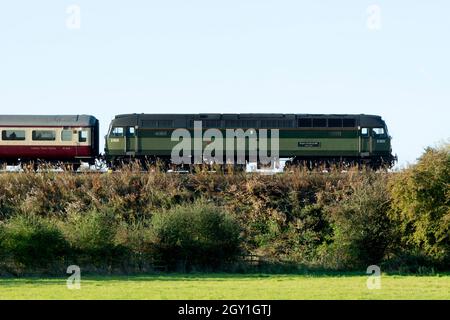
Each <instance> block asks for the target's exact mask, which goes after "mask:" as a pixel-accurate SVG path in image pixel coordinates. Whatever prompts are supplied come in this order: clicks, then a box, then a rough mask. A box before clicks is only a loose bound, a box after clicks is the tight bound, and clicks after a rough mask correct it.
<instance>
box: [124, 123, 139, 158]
mask: <svg viewBox="0 0 450 320" xmlns="http://www.w3.org/2000/svg"><path fill="white" fill-rule="evenodd" d="M135 146H136V129H135V128H134V127H127V132H126V135H125V153H126V154H127V155H135V150H136V148H135Z"/></svg>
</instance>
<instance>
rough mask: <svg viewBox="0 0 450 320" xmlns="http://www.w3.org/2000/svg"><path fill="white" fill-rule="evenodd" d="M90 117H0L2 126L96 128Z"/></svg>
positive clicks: (94, 119)
mask: <svg viewBox="0 0 450 320" xmlns="http://www.w3.org/2000/svg"><path fill="white" fill-rule="evenodd" d="M96 122H97V119H96V118H95V117H94V116H90V115H84V114H83V115H0V126H1V125H3V126H94V125H95V124H96Z"/></svg>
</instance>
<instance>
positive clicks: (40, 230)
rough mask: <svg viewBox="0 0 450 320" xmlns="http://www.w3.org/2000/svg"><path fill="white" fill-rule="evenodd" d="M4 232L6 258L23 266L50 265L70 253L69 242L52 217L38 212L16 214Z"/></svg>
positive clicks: (1, 245)
mask: <svg viewBox="0 0 450 320" xmlns="http://www.w3.org/2000/svg"><path fill="white" fill-rule="evenodd" d="M0 232H1V235H0V248H1V251H2V252H3V254H2V255H3V258H4V259H5V260H6V261H8V260H13V261H14V262H15V263H19V264H20V265H22V266H23V267H30V268H42V267H46V266H49V265H50V264H52V263H54V262H57V261H58V260H60V259H62V258H63V257H64V256H65V255H66V254H67V250H68V244H67V242H66V241H65V239H64V237H63V235H62V233H61V232H60V230H58V228H57V227H56V226H55V225H54V224H52V223H51V222H50V221H49V220H48V219H44V218H40V217H38V216H35V215H22V216H14V217H12V218H10V219H9V220H8V221H7V222H6V223H5V225H4V226H3V227H1V230H0Z"/></svg>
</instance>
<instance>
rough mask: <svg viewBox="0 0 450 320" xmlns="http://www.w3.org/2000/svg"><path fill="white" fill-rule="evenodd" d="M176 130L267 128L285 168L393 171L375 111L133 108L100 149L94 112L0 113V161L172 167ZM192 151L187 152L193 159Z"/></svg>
mask: <svg viewBox="0 0 450 320" xmlns="http://www.w3.org/2000/svg"><path fill="white" fill-rule="evenodd" d="M196 125H197V126H198V125H200V127H196ZM177 129H183V130H184V131H185V132H187V133H189V134H192V136H194V135H195V133H196V130H197V131H201V134H203V133H205V132H206V131H207V130H209V129H215V130H216V131H215V132H216V133H217V132H218V133H222V134H223V136H226V134H227V133H228V131H229V130H242V131H245V132H247V133H248V132H253V131H258V130H260V131H261V130H263V131H264V130H266V132H269V137H270V136H271V135H273V133H271V132H275V131H276V132H277V137H278V145H277V149H278V150H277V151H278V152H277V154H276V156H277V157H278V158H280V159H281V158H284V159H287V164H288V165H306V166H308V167H314V166H318V165H327V166H329V165H333V164H341V165H342V164H345V165H364V166H368V167H372V168H381V167H387V168H391V167H392V166H394V165H395V162H396V161H397V157H396V156H394V155H393V153H392V145H391V141H392V137H391V136H390V135H389V131H388V127H387V125H386V123H385V121H384V120H383V119H382V117H381V116H378V115H366V114H281V113H273V114H263V113H252V114H250V113H248V114H245V113H236V114H214V113H210V114H144V113H142V114H137V113H133V114H121V115H116V116H115V117H114V119H113V120H112V121H111V123H110V124H109V129H108V132H107V134H106V136H105V149H104V152H102V153H100V150H99V146H100V131H99V120H98V119H97V118H96V117H95V116H92V115H0V132H1V137H0V162H1V163H24V162H34V163H39V162H48V163H64V164H69V165H72V166H73V167H75V168H77V167H78V166H79V165H80V164H81V163H82V162H85V163H86V162H87V163H89V164H94V163H96V160H98V159H102V160H104V161H106V163H107V164H108V165H109V166H111V167H116V166H117V165H120V164H122V163H128V162H130V161H140V162H141V163H153V162H156V161H161V162H162V163H165V164H167V165H170V163H171V157H172V155H173V154H172V152H173V149H174V147H175V146H176V145H177V143H179V140H178V139H174V138H173V134H174V131H175V130H177ZM256 137H257V139H258V136H257V135H256ZM224 141H226V139H225V140H224ZM246 141H247V142H246V144H245V148H246V150H247V151H248V149H249V148H250V146H249V142H248V139H247V140H246ZM209 143H211V139H209V140H208V139H202V144H201V147H200V148H202V149H205V148H206V147H207V146H208V144H209ZM223 147H224V148H226V146H225V145H224V146H223ZM194 149H195V148H193V149H191V150H190V152H192V154H189V155H188V156H189V157H194ZM269 149H270V148H269ZM268 153H272V152H271V150H269V152H268ZM249 160H250V159H249V158H248V156H247V158H246V161H249ZM257 161H259V158H258V160H257ZM191 164H192V163H190V164H189V163H184V165H191Z"/></svg>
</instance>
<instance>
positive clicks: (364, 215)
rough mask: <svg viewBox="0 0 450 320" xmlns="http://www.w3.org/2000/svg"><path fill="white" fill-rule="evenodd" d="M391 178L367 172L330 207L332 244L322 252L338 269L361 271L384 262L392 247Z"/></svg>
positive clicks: (328, 262) (332, 265)
mask: <svg viewBox="0 0 450 320" xmlns="http://www.w3.org/2000/svg"><path fill="white" fill-rule="evenodd" d="M386 185H387V177H386V176H385V175H383V174H376V173H367V175H366V176H365V177H364V178H363V179H361V180H360V181H359V182H358V183H355V184H353V185H352V186H351V188H350V189H349V190H347V192H346V193H344V194H341V198H339V199H338V200H337V201H335V202H333V203H331V204H329V205H328V207H327V210H328V214H329V219H330V222H331V225H332V227H333V237H332V241H333V242H332V243H331V244H330V245H326V246H325V247H324V248H326V249H324V248H322V250H324V251H323V252H324V253H325V254H326V255H328V259H329V260H328V261H327V262H326V264H328V265H329V266H331V267H335V268H345V269H359V268H366V267H368V266H369V265H372V264H378V263H380V262H381V261H382V260H383V258H384V256H385V253H386V250H387V249H388V247H389V245H390V244H392V240H393V230H392V222H391V220H390V219H389V216H388V211H389V209H390V198H389V193H388V192H387V188H386Z"/></svg>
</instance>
